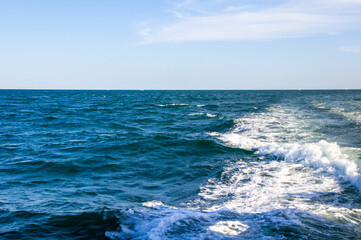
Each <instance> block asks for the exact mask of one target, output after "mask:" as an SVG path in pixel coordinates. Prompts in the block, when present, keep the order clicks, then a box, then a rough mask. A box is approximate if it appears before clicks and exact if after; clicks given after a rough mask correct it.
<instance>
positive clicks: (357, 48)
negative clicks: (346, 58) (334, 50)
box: [338, 45, 361, 53]
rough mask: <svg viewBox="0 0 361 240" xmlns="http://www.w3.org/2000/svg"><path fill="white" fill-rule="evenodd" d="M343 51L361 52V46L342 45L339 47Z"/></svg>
mask: <svg viewBox="0 0 361 240" xmlns="http://www.w3.org/2000/svg"><path fill="white" fill-rule="evenodd" d="M338 50H339V51H341V52H348V53H361V46H357V45H353V46H342V47H339V48H338Z"/></svg>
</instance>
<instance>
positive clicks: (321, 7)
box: [0, 0, 361, 89]
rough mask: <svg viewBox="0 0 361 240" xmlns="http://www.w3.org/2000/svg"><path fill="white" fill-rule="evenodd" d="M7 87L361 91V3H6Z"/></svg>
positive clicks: (2, 83)
mask: <svg viewBox="0 0 361 240" xmlns="http://www.w3.org/2000/svg"><path fill="white" fill-rule="evenodd" d="M0 88H1V89H361V0H208V1H205V0H174V1H171V0H163V1H162V0H154V1H149V0H0Z"/></svg>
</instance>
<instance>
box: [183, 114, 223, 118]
mask: <svg viewBox="0 0 361 240" xmlns="http://www.w3.org/2000/svg"><path fill="white" fill-rule="evenodd" d="M188 116H206V117H209V118H214V117H218V115H217V114H212V113H190V114H188Z"/></svg>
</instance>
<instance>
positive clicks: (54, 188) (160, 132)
mask: <svg viewBox="0 0 361 240" xmlns="http://www.w3.org/2000/svg"><path fill="white" fill-rule="evenodd" d="M0 113H1V118H0V238H1V239H361V227H360V225H361V194H360V193H361V173H360V167H361V91H356V90H354V91H350V90H349V91H15V90H2V91H0Z"/></svg>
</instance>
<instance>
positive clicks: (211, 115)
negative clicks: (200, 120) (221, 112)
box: [206, 113, 217, 118]
mask: <svg viewBox="0 0 361 240" xmlns="http://www.w3.org/2000/svg"><path fill="white" fill-rule="evenodd" d="M206 116H207V117H211V118H214V117H217V114H212V113H207V114H206Z"/></svg>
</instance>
